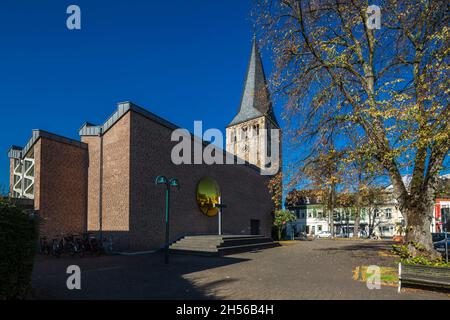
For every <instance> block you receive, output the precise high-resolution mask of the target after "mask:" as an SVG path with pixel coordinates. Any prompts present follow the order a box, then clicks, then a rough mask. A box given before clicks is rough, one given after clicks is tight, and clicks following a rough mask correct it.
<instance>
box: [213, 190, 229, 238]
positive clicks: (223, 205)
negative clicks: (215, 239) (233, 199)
mask: <svg viewBox="0 0 450 320" xmlns="http://www.w3.org/2000/svg"><path fill="white" fill-rule="evenodd" d="M214 207H215V208H218V209H219V214H218V215H219V217H218V219H219V222H218V224H219V236H221V235H222V210H223V209H225V208H226V207H227V205H226V204H223V203H222V198H220V203H216V204H214Z"/></svg>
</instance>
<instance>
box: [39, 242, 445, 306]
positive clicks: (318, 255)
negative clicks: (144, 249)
mask: <svg viewBox="0 0 450 320" xmlns="http://www.w3.org/2000/svg"><path fill="white" fill-rule="evenodd" d="M389 248H390V243H389V242H387V241H356V240H355V241H354V240H314V241H297V242H292V243H289V244H288V245H283V246H281V247H276V248H272V249H267V250H263V251H257V252H248V253H241V254H236V255H232V256H227V257H221V258H219V257H213V258H212V257H199V256H188V255H171V261H170V264H169V265H168V266H167V265H164V263H163V260H164V259H163V255H162V254H161V253H155V254H147V255H136V256H121V255H116V256H105V257H90V256H86V257H84V258H81V259H80V258H71V257H63V258H61V259H56V258H53V257H47V256H38V257H37V259H36V264H35V269H34V273H33V288H34V296H35V298H36V299H183V300H190V299H231V300H240V299H244V300H245V299H252V300H253V299H287V300H303V299H419V300H423V299H450V295H448V294H445V293H435V292H430V291H422V290H415V289H406V290H403V291H402V293H400V294H398V293H397V288H396V287H394V286H382V288H381V289H380V290H369V289H368V288H367V287H366V284H365V283H364V282H360V281H355V280H353V270H354V269H355V268H356V267H357V266H360V265H373V264H374V265H379V266H392V267H396V263H395V260H394V258H392V257H390V256H387V255H385V254H383V253H387V252H388V250H389ZM380 252H381V253H382V254H380ZM69 265H78V266H80V268H81V272H82V280H81V286H82V288H81V290H74V291H70V290H68V289H67V287H66V280H67V277H68V276H69V275H67V274H66V269H67V267H68V266H69Z"/></svg>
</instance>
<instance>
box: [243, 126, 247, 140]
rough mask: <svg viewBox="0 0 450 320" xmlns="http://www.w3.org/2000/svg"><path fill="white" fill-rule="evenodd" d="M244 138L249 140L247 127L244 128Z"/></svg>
mask: <svg viewBox="0 0 450 320" xmlns="http://www.w3.org/2000/svg"><path fill="white" fill-rule="evenodd" d="M242 136H243V138H244V139H248V128H247V127H244V128H242Z"/></svg>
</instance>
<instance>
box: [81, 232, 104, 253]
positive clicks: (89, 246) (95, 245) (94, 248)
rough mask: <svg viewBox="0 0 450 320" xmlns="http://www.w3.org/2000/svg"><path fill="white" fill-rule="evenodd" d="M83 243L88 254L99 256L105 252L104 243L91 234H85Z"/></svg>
mask: <svg viewBox="0 0 450 320" xmlns="http://www.w3.org/2000/svg"><path fill="white" fill-rule="evenodd" d="M82 243H83V248H84V249H85V251H86V252H90V253H92V254H96V255H98V256H99V255H101V254H102V253H103V252H104V249H103V244H102V241H99V240H97V239H96V238H95V237H94V235H93V234H92V233H90V232H86V233H84V234H83V238H82Z"/></svg>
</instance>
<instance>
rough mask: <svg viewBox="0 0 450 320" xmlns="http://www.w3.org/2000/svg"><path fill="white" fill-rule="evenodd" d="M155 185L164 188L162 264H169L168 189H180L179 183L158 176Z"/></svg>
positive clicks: (175, 180)
mask: <svg viewBox="0 0 450 320" xmlns="http://www.w3.org/2000/svg"><path fill="white" fill-rule="evenodd" d="M155 184H156V185H160V184H162V185H164V186H165V187H166V208H165V217H166V241H165V245H164V263H165V264H168V263H169V241H170V237H169V211H170V187H176V188H177V189H180V183H179V182H178V179H176V178H173V179H170V180H169V179H167V178H166V177H165V176H158V177H156V180H155Z"/></svg>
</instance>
